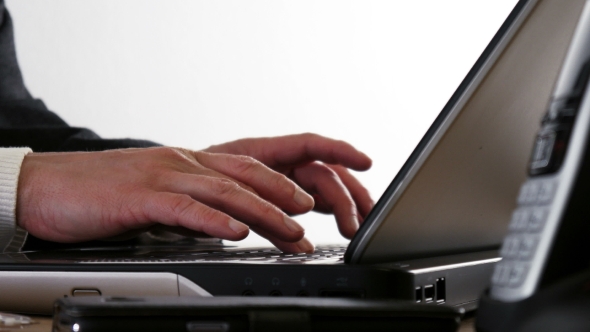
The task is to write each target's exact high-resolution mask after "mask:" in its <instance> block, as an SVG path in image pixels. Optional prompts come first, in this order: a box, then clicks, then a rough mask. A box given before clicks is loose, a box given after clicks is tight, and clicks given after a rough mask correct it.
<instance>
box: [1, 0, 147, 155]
mask: <svg viewBox="0 0 590 332" xmlns="http://www.w3.org/2000/svg"><path fill="white" fill-rule="evenodd" d="M157 145H159V144H157V143H154V142H150V141H146V140H136V139H128V138H126V139H102V138H100V137H99V136H98V135H97V134H96V133H94V132H93V131H91V130H89V129H86V128H76V127H70V126H69V125H68V124H67V123H66V122H65V121H64V120H62V119H61V118H60V117H59V116H57V115H56V114H55V113H53V112H51V111H50V110H48V109H47V107H46V106H45V104H44V103H43V102H42V101H41V100H39V99H35V98H33V97H32V96H31V94H30V93H29V91H28V90H27V88H26V87H25V85H24V82H23V78H22V74H21V71H20V69H19V67H18V62H17V59H16V52H15V46H14V36H13V27H12V20H11V18H10V15H9V13H8V11H7V10H6V7H5V5H4V0H0V147H15V146H28V147H30V148H31V149H33V151H35V152H48V151H101V150H109V149H119V148H135V147H150V146H157Z"/></svg>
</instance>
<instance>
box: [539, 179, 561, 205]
mask: <svg viewBox="0 0 590 332" xmlns="http://www.w3.org/2000/svg"><path fill="white" fill-rule="evenodd" d="M556 187H557V185H556V184H555V182H553V181H543V182H541V185H540V188H539V194H538V196H537V202H538V203H539V204H549V203H551V201H552V200H553V196H554V194H555V189H556Z"/></svg>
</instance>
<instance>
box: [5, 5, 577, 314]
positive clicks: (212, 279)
mask: <svg viewBox="0 0 590 332" xmlns="http://www.w3.org/2000/svg"><path fill="white" fill-rule="evenodd" d="M584 2H585V1H584V0H571V1H566V2H564V1H560V0H521V1H520V2H518V4H517V5H516V6H515V8H514V10H513V11H512V12H511V14H510V15H509V16H508V18H507V20H506V21H505V23H504V24H503V25H502V26H501V28H500V30H499V31H498V33H497V34H496V35H495V37H494V38H493V39H492V41H491V42H490V44H489V45H488V47H487V48H486V49H485V51H484V52H483V54H482V55H481V57H480V58H479V59H478V60H477V62H476V63H475V65H474V66H473V68H472V69H471V71H470V72H469V73H468V74H467V77H466V78H465V79H464V80H463V82H462V83H461V85H460V86H459V87H458V89H457V91H456V92H455V93H454V94H453V96H452V97H451V99H450V100H449V102H448V103H447V104H446V106H445V107H444V108H443V110H442V111H441V113H440V115H439V116H438V117H437V118H436V120H435V121H434V122H433V124H432V126H431V127H430V129H429V130H428V131H427V133H426V134H425V136H424V137H423V139H422V140H421V141H420V143H419V144H418V146H417V147H416V149H415V150H414V151H413V153H412V154H411V155H410V157H409V159H408V160H407V162H406V163H405V164H404V166H403V167H402V169H401V170H400V171H399V173H398V174H397V176H396V177H395V178H394V179H393V181H392V182H391V184H390V185H389V187H388V188H387V190H386V191H385V193H384V194H383V196H382V197H381V198H380V199H379V201H378V202H377V203H376V205H375V207H374V208H373V210H372V211H371V212H370V214H369V215H368V217H367V218H366V220H365V222H364V223H363V225H362V226H361V228H360V229H359V231H358V232H357V234H356V235H355V237H354V238H353V239H352V241H351V242H350V244H349V245H348V247H347V248H341V247H338V246H329V245H328V246H319V247H318V248H317V250H316V252H315V253H313V254H299V255H297V254H285V253H281V252H280V251H278V250H276V249H273V248H248V249H244V248H239V247H232V246H225V245H223V243H220V242H215V241H210V242H204V243H193V242H190V241H188V242H186V241H185V242H179V243H173V244H155V243H150V242H123V243H118V244H114V245H113V244H105V243H99V244H96V243H94V244H93V245H91V246H88V245H85V246H83V245H77V246H74V247H72V246H69V247H68V246H55V247H54V248H53V249H49V250H48V249H45V250H38V249H33V248H32V247H31V246H29V249H25V250H23V251H22V252H19V253H12V254H2V255H0V294H2V296H1V297H0V310H11V311H20V312H30V313H50V312H51V310H52V308H53V302H54V301H55V299H56V298H62V297H71V296H74V297H76V296H93V295H103V296H151V295H155V296H158V295H162V296H224V295H244V296H319V297H360V298H398V299H406V300H408V301H413V302H417V303H424V304H428V303H436V304H442V305H451V306H460V307H463V308H466V309H468V310H469V309H473V308H475V306H476V301H477V298H478V296H479V294H481V292H482V290H483V289H484V288H485V287H486V286H487V285H488V283H489V279H490V275H491V273H492V269H493V266H494V264H495V263H496V262H497V261H498V260H500V258H499V256H498V255H497V249H498V247H499V245H500V243H501V242H502V239H503V237H504V235H505V233H506V229H507V224H508V222H509V220H510V215H511V212H512V210H513V209H514V207H515V203H514V202H515V197H516V196H517V194H518V190H519V187H520V184H521V183H522V182H523V181H524V180H525V178H526V165H527V162H528V157H529V155H530V151H531V148H532V146H533V142H534V137H535V133H536V130H537V128H538V123H539V121H540V119H541V117H542V115H543V114H544V113H545V106H546V105H547V101H548V100H549V97H550V94H551V90H552V87H553V85H554V82H555V80H556V78H557V75H558V72H559V69H560V66H561V63H562V62H563V59H564V56H565V53H566V51H567V48H568V45H569V41H570V39H571V36H572V35H573V32H574V29H575V26H576V23H577V20H578V18H579V15H580V13H581V10H582V7H583V5H584ZM433 56H436V53H435V52H433ZM425 79H426V78H425ZM427 93H428V92H427V91H425V94H427ZM417 102H419V101H417ZM25 248H26V247H25Z"/></svg>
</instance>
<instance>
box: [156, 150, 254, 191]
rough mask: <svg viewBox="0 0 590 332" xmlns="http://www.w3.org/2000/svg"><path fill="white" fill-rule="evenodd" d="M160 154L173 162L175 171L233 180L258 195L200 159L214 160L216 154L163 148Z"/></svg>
mask: <svg viewBox="0 0 590 332" xmlns="http://www.w3.org/2000/svg"><path fill="white" fill-rule="evenodd" d="M158 152H159V153H160V154H161V155H160V159H161V160H168V161H171V162H172V165H173V166H174V168H173V169H175V170H177V171H180V172H184V173H189V174H200V175H208V176H211V177H218V178H225V179H227V180H231V181H233V182H236V183H237V184H238V185H239V186H240V187H242V188H244V189H246V190H248V191H250V192H252V193H255V194H256V191H255V190H254V189H253V188H252V187H250V186H248V185H246V184H244V183H242V182H240V181H239V180H237V179H235V178H232V177H231V176H228V175H226V174H223V173H220V172H218V171H216V170H214V169H211V168H210V167H208V166H206V165H203V164H201V163H200V160H199V159H203V158H205V157H209V158H212V157H214V156H215V154H211V153H204V152H195V151H191V150H187V149H182V148H161V149H158ZM199 157H201V158H199ZM208 164H215V163H214V162H213V163H211V162H209V163H208ZM160 182H163V183H168V182H170V179H169V178H168V177H163V178H161V179H160Z"/></svg>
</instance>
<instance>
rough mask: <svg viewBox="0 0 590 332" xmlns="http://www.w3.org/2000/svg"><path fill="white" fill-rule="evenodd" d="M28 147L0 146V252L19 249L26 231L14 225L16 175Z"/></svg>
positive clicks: (25, 236) (27, 151) (24, 238)
mask: <svg viewBox="0 0 590 332" xmlns="http://www.w3.org/2000/svg"><path fill="white" fill-rule="evenodd" d="M31 152H32V150H31V149H29V148H0V252H16V251H19V250H20V249H21V248H22V246H23V244H24V242H25V240H26V238H27V232H26V231H25V230H23V229H22V228H19V227H18V226H17V225H16V197H17V189H18V176H19V174H20V168H21V165H22V162H23V159H24V158H25V156H26V155H27V154H29V153H31Z"/></svg>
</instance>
